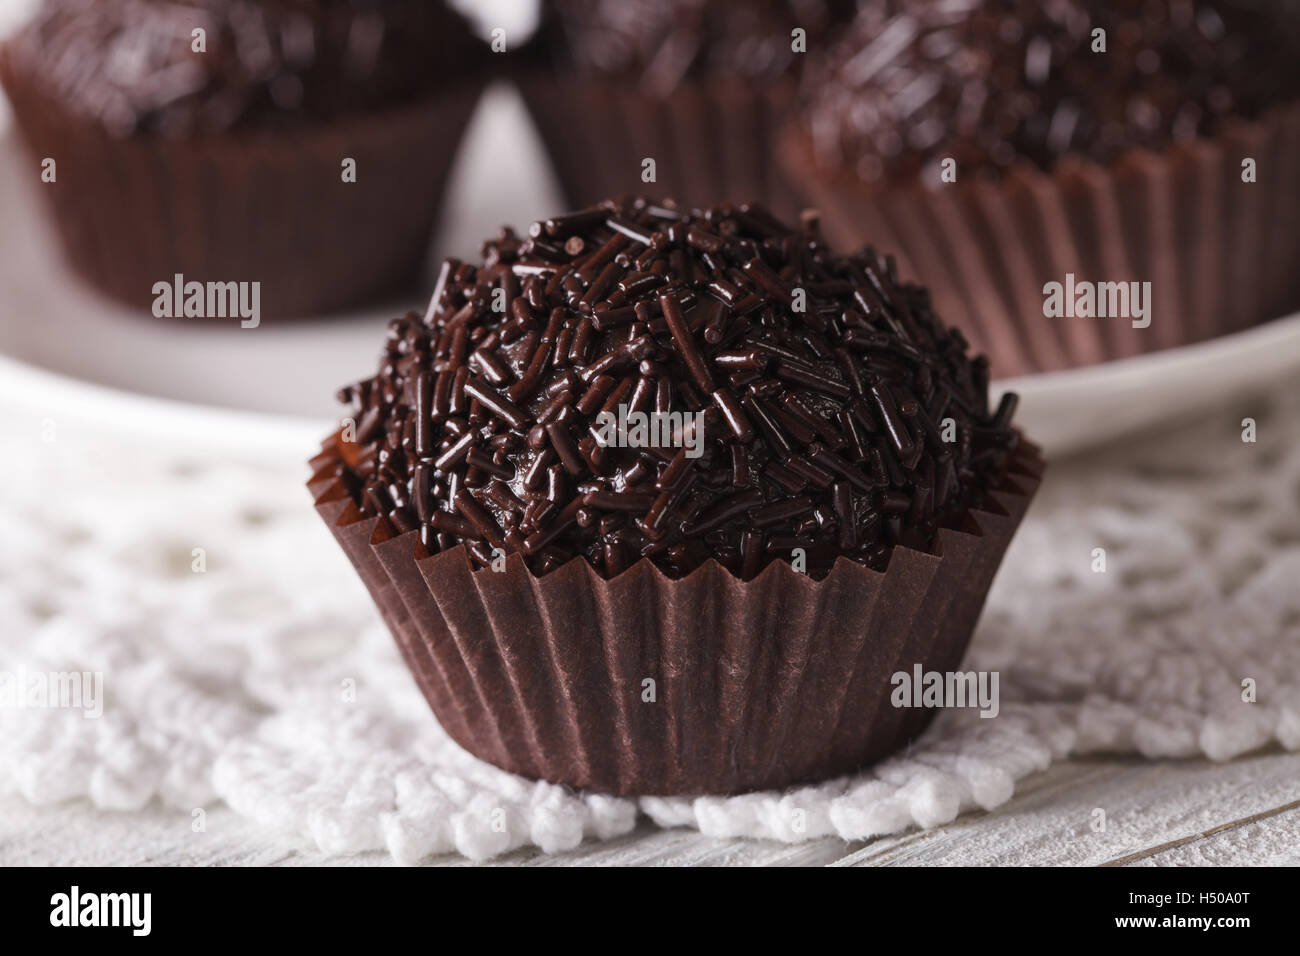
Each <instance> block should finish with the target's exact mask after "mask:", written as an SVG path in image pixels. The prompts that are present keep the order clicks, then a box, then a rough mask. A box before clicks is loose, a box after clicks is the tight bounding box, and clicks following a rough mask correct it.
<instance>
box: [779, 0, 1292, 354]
mask: <svg viewBox="0 0 1300 956" xmlns="http://www.w3.org/2000/svg"><path fill="white" fill-rule="evenodd" d="M1103 44H1104V46H1103ZM1298 102H1300V3H1298V2H1296V0H1281V2H1278V3H1270V4H1256V3H1246V2H1243V0H1128V2H1119V3H1108V4H1093V3H1085V2H1082V0H1059V2H1053V3H1038V2H1029V0H966V2H958V3H943V4H938V3H935V4H928V3H917V2H909V0H864V2H863V3H862V4H861V9H860V11H859V13H858V15H857V18H856V20H855V22H854V25H853V26H852V28H851V29H850V30H849V31H847V34H846V35H845V36H844V37H843V38H842V39H841V40H840V41H839V42H838V43H837V44H836V45H835V46H834V49H833V50H832V52H831V53H830V55H829V56H828V57H823V58H819V60H818V61H817V62H816V63H811V62H810V64H809V68H808V69H807V70H806V71H805V77H804V85H803V90H802V98H801V104H802V105H801V109H800V111H799V112H798V114H797V115H796V117H795V120H794V122H792V123H791V124H790V126H789V128H788V129H787V131H786V136H785V137H784V142H783V144H782V149H781V155H782V159H783V165H784V167H785V169H786V172H787V174H788V176H789V179H790V181H791V182H793V183H796V184H798V185H799V186H800V187H801V188H802V189H803V191H804V192H803V195H804V199H805V201H807V202H809V203H812V204H815V205H817V206H819V207H820V208H821V209H822V210H823V211H824V213H825V225H826V229H827V234H828V236H829V237H830V238H831V240H832V241H834V242H836V243H838V244H840V245H843V246H846V247H852V246H853V245H855V244H857V243H861V242H865V241H868V240H869V239H870V240H872V241H876V242H880V243H882V244H884V245H887V246H889V247H891V248H894V249H896V250H897V252H898V254H899V258H900V267H901V268H902V270H903V272H904V273H905V274H906V275H908V276H910V277H913V278H916V279H918V280H919V281H921V282H923V283H924V284H925V285H927V286H928V287H929V288H930V289H931V292H932V293H933V295H934V298H935V303H936V307H937V308H938V309H939V311H940V312H941V313H942V314H943V315H944V316H945V317H947V318H948V319H949V320H950V321H952V322H954V323H956V324H957V325H958V326H959V327H961V328H962V329H963V331H965V332H966V333H967V334H968V335H969V336H970V338H971V340H972V343H973V344H974V345H975V346H976V347H977V348H978V349H980V350H982V351H986V352H987V353H988V354H989V356H990V359H991V360H992V363H993V371H994V373H995V375H1002V376H1005V375H1015V374H1021V373H1025V372H1034V371H1044V370H1051V369H1060V368H1067V367H1071V366H1077V365H1087V364H1092V363H1095V362H1101V361H1105V360H1109V359H1115V358H1123V357H1125V356H1129V355H1135V354H1138V353H1142V352H1148V351H1153V350H1156V349H1161V348H1167V347H1171V346H1176V345H1181V344H1185V343H1188V342H1194V341H1198V340H1201V339H1205V338H1209V337H1211V336H1214V335H1219V334H1223V333H1225V332H1231V331H1236V330H1239V329H1242V328H1245V327H1247V326H1249V325H1252V324H1255V323H1258V322H1261V321H1265V320H1267V319H1271V318H1276V317H1279V316H1281V315H1284V314H1286V313H1288V312H1292V311H1294V310H1295V309H1296V308H1297V307H1300V277H1298V276H1297V274H1296V271H1295V269H1294V262H1295V260H1296V258H1297V256H1298V255H1300V227H1297V226H1296V225H1295V223H1296V222H1297V221H1300V189H1297V186H1296V180H1297V177H1300V141H1298V140H1297V122H1298V121H1297V115H1296V110H1297V103H1298ZM1248 160H1249V161H1250V164H1251V168H1250V171H1249V172H1247V171H1246V170H1245V169H1244V165H1243V164H1246V161H1248ZM1067 274H1071V275H1073V276H1075V277H1076V278H1077V279H1079V280H1082V281H1086V282H1091V283H1124V284H1125V286H1126V288H1132V287H1131V286H1129V285H1128V284H1129V283H1133V282H1137V283H1139V286H1138V288H1139V289H1141V288H1142V287H1141V285H1140V283H1142V282H1149V283H1150V287H1149V288H1150V292H1151V295H1150V301H1149V302H1148V303H1147V305H1148V306H1149V307H1150V309H1149V311H1148V312H1147V314H1146V315H1145V316H1136V315H1121V316H1110V317H1098V316H1092V317H1077V318H1069V319H1062V318H1059V317H1058V318H1051V317H1048V316H1046V315H1045V314H1044V304H1043V297H1044V292H1043V289H1044V286H1045V284H1046V283H1049V282H1058V283H1064V282H1065V280H1066V276H1067ZM1126 319H1133V320H1134V321H1135V322H1136V325H1137V327H1134V324H1133V323H1131V322H1129V321H1125V320H1126Z"/></svg>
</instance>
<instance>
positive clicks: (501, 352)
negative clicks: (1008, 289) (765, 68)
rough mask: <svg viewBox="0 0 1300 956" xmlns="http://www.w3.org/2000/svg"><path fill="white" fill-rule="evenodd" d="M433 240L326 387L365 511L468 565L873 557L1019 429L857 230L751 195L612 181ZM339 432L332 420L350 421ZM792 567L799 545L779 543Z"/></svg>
mask: <svg viewBox="0 0 1300 956" xmlns="http://www.w3.org/2000/svg"><path fill="white" fill-rule="evenodd" d="M482 255H483V261H482V263H481V264H479V265H469V264H465V263H460V262H456V261H454V260H449V261H448V262H446V263H445V264H444V265H443V268H442V273H441V276H440V278H439V281H438V286H437V291H436V292H435V294H434V297H433V300H432V302H431V303H430V305H429V309H428V312H427V313H426V314H425V315H423V316H421V315H418V314H416V313H410V314H408V315H406V316H405V317H403V318H400V319H397V320H395V321H394V322H393V323H392V324H391V325H390V327H389V333H388V345H387V348H386V350H385V352H384V355H383V358H382V364H381V367H380V370H379V373H378V374H377V375H376V376H375V377H374V378H371V379H367V380H366V381H363V382H361V383H359V384H357V385H355V386H352V387H349V388H346V389H344V390H343V392H342V395H341V397H342V398H343V399H344V400H346V401H349V402H351V403H352V404H353V406H354V409H353V419H354V421H355V423H356V424H355V431H356V434H355V444H354V446H353V449H352V452H351V455H350V457H351V459H352V461H351V467H350V469H348V471H347V477H348V480H349V482H350V487H351V491H352V494H353V495H354V496H355V500H356V501H357V503H358V504H359V506H360V508H361V510H362V513H363V514H365V515H373V516H384V517H387V519H388V520H389V521H391V522H392V524H393V525H394V526H395V527H396V528H397V529H399V530H400V531H409V530H412V529H417V528H418V529H419V530H420V536H421V540H422V542H423V543H424V545H425V547H426V548H427V549H428V550H430V551H432V552H437V551H443V550H447V549H451V548H455V547H456V546H458V545H461V544H464V545H466V546H467V548H468V550H469V553H470V554H471V555H473V557H474V560H475V562H477V564H478V565H480V566H487V565H489V564H491V563H492V560H493V556H494V552H498V553H503V554H504V553H518V554H520V555H522V556H523V557H524V559H525V561H526V562H527V564H528V566H529V567H530V568H531V569H532V570H533V571H534V572H535V573H537V574H546V573H547V572H550V571H553V570H554V569H556V568H558V567H560V566H561V565H563V564H564V563H565V562H567V561H569V560H570V559H573V558H575V557H581V558H583V559H585V560H586V561H588V562H589V563H590V564H591V565H592V566H593V567H595V568H596V569H598V570H599V571H600V573H601V574H603V575H605V576H606V577H613V576H615V575H618V574H619V573H620V572H622V571H624V570H625V569H627V568H628V567H630V566H631V565H632V564H634V563H635V562H637V561H638V560H639V559H640V558H647V559H649V560H650V561H652V562H653V563H654V564H655V565H656V566H658V567H659V568H660V569H661V570H662V571H663V572H664V573H666V574H667V575H669V576H670V577H682V576H685V575H688V574H690V573H691V572H692V571H693V570H695V569H696V568H697V567H699V566H700V565H701V564H702V563H704V562H705V561H707V560H709V559H713V560H716V561H717V562H719V563H720V564H721V565H722V566H724V567H725V568H727V569H728V570H729V571H730V572H731V573H732V574H734V575H736V576H738V577H740V578H741V579H750V578H753V577H754V576H755V575H757V574H758V573H759V572H760V571H761V570H762V569H763V568H765V567H766V566H767V565H768V564H769V563H770V562H772V561H774V560H791V558H792V555H796V554H797V553H798V552H802V554H803V555H804V558H805V560H806V570H807V573H808V574H810V575H811V576H812V577H814V578H821V577H823V576H825V575H826V574H827V573H828V572H829V571H830V569H831V568H832V566H833V565H834V563H835V561H836V559H837V558H839V557H845V558H848V559H850V560H853V561H856V562H859V563H861V564H864V565H867V566H869V567H872V568H877V569H883V568H884V567H886V566H887V564H888V563H889V559H890V553H891V550H892V549H893V548H894V547H895V546H896V545H906V546H908V547H911V548H915V549H919V550H929V549H931V547H932V545H933V542H934V538H935V534H936V532H937V530H938V529H939V528H941V527H955V526H957V525H958V524H959V523H960V521H961V518H962V516H963V515H964V514H965V512H966V511H967V510H968V509H970V508H978V507H981V506H983V505H984V504H985V495H986V492H987V490H988V489H989V488H991V487H995V486H996V485H997V484H998V483H999V482H1000V481H1001V478H1002V476H1003V474H1004V472H1005V467H1006V461H1007V457H1008V455H1009V453H1010V452H1012V451H1013V450H1014V448H1015V447H1016V443H1017V434H1016V432H1015V431H1013V430H1012V429H1011V428H1010V417H1011V413H1012V410H1013V408H1014V405H1015V398H1014V396H1008V397H1006V398H1005V399H1004V400H1003V402H1002V403H1001V404H1000V405H999V406H998V408H996V409H995V410H990V409H989V407H988V405H987V384H988V368H987V363H985V362H984V361H983V360H982V359H979V358H971V357H969V356H968V355H967V354H966V342H965V340H964V339H963V338H962V336H961V334H960V333H958V332H955V331H953V330H950V329H948V328H947V327H946V326H944V325H943V323H942V322H941V321H940V320H939V319H938V318H937V317H936V316H935V315H934V313H933V312H932V310H931V308H930V302H929V298H928V296H927V294H926V292H925V291H924V290H923V289H921V288H920V287H918V286H915V285H911V284H907V283H903V282H900V281H899V280H898V278H897V276H896V275H895V272H894V266H893V262H892V261H891V260H890V259H889V257H887V256H883V255H880V254H878V253H877V252H875V251H874V250H872V249H870V248H867V249H863V250H861V251H859V252H857V253H854V254H853V255H849V256H837V255H834V254H832V253H831V252H830V251H829V250H828V249H827V247H826V245H825V244H824V242H823V241H822V240H821V238H820V236H819V234H818V230H817V227H816V222H815V220H812V219H809V220H807V221H805V223H804V227H803V229H802V231H799V230H793V229H791V228H789V227H788V226H785V225H783V224H782V223H780V222H779V221H777V220H776V219H774V218H773V217H772V216H771V215H770V214H769V213H768V212H766V211H765V210H764V209H763V208H761V207H759V206H756V205H748V204H742V205H735V206H733V205H725V204H724V205H719V206H714V207H711V208H708V209H705V210H700V211H692V212H686V211H684V210H679V209H677V208H673V207H671V206H665V205H657V204H655V203H653V202H650V201H647V200H645V199H639V198H637V199H623V200H618V201H609V202H605V203H602V204H600V205H597V206H593V207H590V208H587V209H583V210H580V211H578V212H574V213H570V214H568V215H563V216H557V217H555V218H552V219H547V220H544V221H541V222H537V223H534V224H533V225H532V226H531V228H530V229H529V231H528V235H527V236H518V235H516V234H514V233H513V232H512V231H510V230H509V229H506V230H504V231H503V232H502V233H501V234H500V235H499V236H498V237H497V238H496V239H493V240H490V241H488V242H486V243H485V244H484V246H483V250H482ZM345 440H346V437H345ZM800 569H801V570H803V568H800Z"/></svg>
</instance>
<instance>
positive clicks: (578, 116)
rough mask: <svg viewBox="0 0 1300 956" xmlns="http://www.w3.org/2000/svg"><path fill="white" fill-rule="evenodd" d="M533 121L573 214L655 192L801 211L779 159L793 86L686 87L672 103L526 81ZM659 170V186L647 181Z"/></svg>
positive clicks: (555, 80)
mask: <svg viewBox="0 0 1300 956" xmlns="http://www.w3.org/2000/svg"><path fill="white" fill-rule="evenodd" d="M518 80H519V87H520V90H521V92H522V93H523V97H524V101H525V102H526V103H527V105H528V108H529V111H530V113H531V114H532V117H533V121H534V122H535V123H536V125H537V128H538V131H539V132H540V133H541V137H542V141H543V143H544V144H545V145H546V149H547V151H548V153H549V154H550V157H551V162H552V164H553V165H554V166H555V171H556V174H557V176H558V177H559V180H560V185H561V187H562V188H563V189H564V192H565V194H566V197H567V198H568V200H569V203H570V205H572V206H573V207H574V208H581V207H584V206H590V205H593V204H594V203H597V202H600V201H601V200H602V199H607V198H609V197H611V196H621V195H626V194H631V193H652V194H654V195H659V196H671V197H673V198H675V199H676V200H678V202H679V203H681V204H682V205H683V206H685V207H688V208H689V207H692V206H711V205H716V204H717V203H720V202H726V201H731V202H737V203H739V202H749V201H758V202H761V203H763V204H764V205H766V206H767V207H768V208H769V209H771V210H772V211H773V212H774V213H776V214H777V215H778V216H781V217H783V218H790V217H792V216H794V215H795V214H796V213H797V212H798V210H799V204H798V201H797V197H796V194H795V193H794V191H793V190H792V189H791V188H790V187H789V185H788V184H787V183H786V182H785V179H784V177H783V175H782V173H781V171H780V169H779V167H778V165H777V161H776V157H775V155H774V154H773V149H772V144H773V143H774V141H775V138H776V132H777V129H778V128H779V127H780V126H781V125H782V124H783V123H784V121H785V120H786V118H787V116H788V111H789V107H790V103H791V102H792V100H793V97H794V84H793V83H792V82H791V81H777V82H768V83H761V84H755V83H747V82H745V81H743V80H739V79H718V80H713V81H709V82H708V83H702V82H684V83H682V84H681V85H680V86H678V87H677V88H676V89H675V90H674V91H673V92H671V93H669V94H668V95H666V96H658V95H651V94H648V93H645V92H642V91H641V90H639V89H638V88H637V87H635V86H634V85H632V84H629V83H626V82H620V81H617V80H602V79H596V78H590V77H578V76H571V77H565V76H555V75H553V74H550V73H546V72H543V71H540V70H538V71H533V72H523V73H521V74H520V75H519V78H518ZM646 159H654V161H655V179H654V181H653V182H649V183H648V182H646V181H644V180H643V179H642V170H643V166H642V164H643V162H644V160H646Z"/></svg>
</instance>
